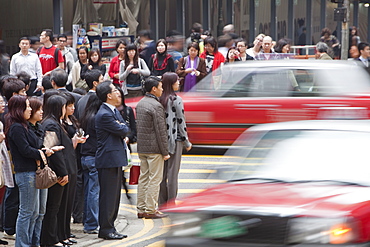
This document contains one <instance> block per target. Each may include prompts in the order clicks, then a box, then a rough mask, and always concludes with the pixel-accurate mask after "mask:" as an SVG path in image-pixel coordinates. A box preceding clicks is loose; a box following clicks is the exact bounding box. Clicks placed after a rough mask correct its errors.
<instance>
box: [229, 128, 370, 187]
mask: <svg viewBox="0 0 370 247" xmlns="http://www.w3.org/2000/svg"><path fill="white" fill-rule="evenodd" d="M241 139H242V140H239V148H238V149H235V150H231V151H230V152H228V153H227V154H226V155H230V156H239V157H240V160H239V164H240V165H239V166H238V167H235V166H234V167H233V169H234V170H233V171H232V172H230V171H228V175H229V176H231V178H232V179H240V178H246V177H248V176H252V177H253V176H257V177H262V178H270V179H281V180H285V181H297V180H336V181H346V182H353V183H359V184H364V185H367V186H369V185H370V180H369V179H368V177H369V175H368V174H370V166H369V160H370V153H369V152H368V151H367V146H369V145H370V133H367V132H357V131H336V130H281V131H280V130H277V131H268V132H264V133H259V134H258V135H254V136H253V135H251V134H250V133H249V135H248V136H244V137H243V136H242V137H241ZM242 143H244V146H243V145H242Z"/></svg>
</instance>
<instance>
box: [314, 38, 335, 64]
mask: <svg viewBox="0 0 370 247" xmlns="http://www.w3.org/2000/svg"><path fill="white" fill-rule="evenodd" d="M328 50H329V47H328V45H327V44H325V43H324V42H318V43H317V44H316V59H320V60H333V59H332V58H331V57H330V56H329V55H328Z"/></svg>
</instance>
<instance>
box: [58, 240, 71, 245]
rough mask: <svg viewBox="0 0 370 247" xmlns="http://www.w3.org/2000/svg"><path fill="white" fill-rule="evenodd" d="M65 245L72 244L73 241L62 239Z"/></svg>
mask: <svg viewBox="0 0 370 247" xmlns="http://www.w3.org/2000/svg"><path fill="white" fill-rule="evenodd" d="M60 242H61V243H62V244H63V245H72V244H73V243H72V242H70V241H69V240H63V241H60Z"/></svg>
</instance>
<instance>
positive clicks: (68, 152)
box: [42, 118, 77, 177]
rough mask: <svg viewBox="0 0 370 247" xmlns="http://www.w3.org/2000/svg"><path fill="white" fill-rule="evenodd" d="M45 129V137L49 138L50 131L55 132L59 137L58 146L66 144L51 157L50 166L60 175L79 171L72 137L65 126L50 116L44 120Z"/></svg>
mask: <svg viewBox="0 0 370 247" xmlns="http://www.w3.org/2000/svg"><path fill="white" fill-rule="evenodd" d="M42 126H43V128H44V130H45V138H47V135H48V131H50V132H54V133H55V134H56V137H57V138H58V140H57V142H56V143H55V145H56V146H64V149H63V150H61V151H58V152H55V153H54V154H53V155H51V156H50V157H49V166H50V167H51V169H53V171H54V172H55V173H56V174H57V176H58V177H64V176H65V175H68V174H76V173H77V161H76V155H75V150H74V148H73V143H72V140H71V138H69V136H68V134H67V132H66V131H65V130H64V129H63V127H62V126H61V125H60V124H58V122H57V121H56V120H55V119H52V118H48V119H45V121H43V122H42Z"/></svg>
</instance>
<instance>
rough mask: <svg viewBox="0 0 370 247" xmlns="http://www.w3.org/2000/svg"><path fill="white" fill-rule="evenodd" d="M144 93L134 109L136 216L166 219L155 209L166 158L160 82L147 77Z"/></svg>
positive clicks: (152, 77) (166, 146) (164, 119)
mask: <svg viewBox="0 0 370 247" xmlns="http://www.w3.org/2000/svg"><path fill="white" fill-rule="evenodd" d="M221 56H222V55H221ZM145 90H146V92H147V93H146V94H145V96H144V97H143V98H142V99H141V100H140V101H139V103H138V104H137V106H136V123H137V152H138V154H139V159H140V177H139V184H138V188H137V216H138V218H146V219H157V218H163V217H166V216H167V215H165V214H162V213H160V212H159V211H158V210H157V208H156V207H157V204H158V196H159V185H160V183H161V182H162V178H163V166H164V161H165V160H168V159H169V158H170V155H169V152H168V139H167V129H166V117H165V110H164V107H163V106H162V104H161V103H160V102H159V97H161V95H162V92H163V88H162V82H161V81H159V79H158V78H157V77H155V76H150V77H148V78H147V79H146V80H145Z"/></svg>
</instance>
